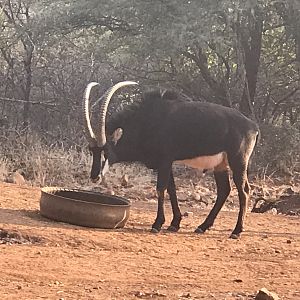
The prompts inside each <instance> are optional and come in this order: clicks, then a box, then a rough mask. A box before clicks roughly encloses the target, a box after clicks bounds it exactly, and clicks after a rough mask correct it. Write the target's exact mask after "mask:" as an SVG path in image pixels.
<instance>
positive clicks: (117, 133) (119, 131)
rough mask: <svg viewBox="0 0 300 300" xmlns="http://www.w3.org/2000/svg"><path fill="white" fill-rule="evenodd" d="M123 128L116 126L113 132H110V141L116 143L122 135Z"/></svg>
mask: <svg viewBox="0 0 300 300" xmlns="http://www.w3.org/2000/svg"><path fill="white" fill-rule="evenodd" d="M122 134H123V129H122V128H117V129H116V130H115V131H114V133H113V134H112V141H113V143H114V144H115V145H116V144H117V143H118V141H119V139H120V138H121V137H122Z"/></svg>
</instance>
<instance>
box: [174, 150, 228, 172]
mask: <svg viewBox="0 0 300 300" xmlns="http://www.w3.org/2000/svg"><path fill="white" fill-rule="evenodd" d="M224 156H225V153H223V152H220V153H218V154H215V155H209V156H198V157H195V158H191V159H184V160H178V161H175V163H179V164H184V165H186V166H189V167H192V168H195V169H213V168H214V167H216V166H218V165H219V164H220V163H221V162H222V161H223V160H224Z"/></svg>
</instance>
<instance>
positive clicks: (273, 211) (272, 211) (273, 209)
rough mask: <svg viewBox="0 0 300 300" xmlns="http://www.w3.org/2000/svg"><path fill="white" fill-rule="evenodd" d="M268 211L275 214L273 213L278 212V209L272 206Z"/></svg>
mask: <svg viewBox="0 0 300 300" xmlns="http://www.w3.org/2000/svg"><path fill="white" fill-rule="evenodd" d="M268 213H269V214H271V215H274V216H275V215H277V214H278V211H277V209H276V208H275V207H273V208H272V209H270V210H269V211H268Z"/></svg>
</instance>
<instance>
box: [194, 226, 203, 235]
mask: <svg viewBox="0 0 300 300" xmlns="http://www.w3.org/2000/svg"><path fill="white" fill-rule="evenodd" d="M204 232H205V231H204V230H203V229H201V228H200V227H198V228H197V229H196V230H195V233H199V234H203V233H204Z"/></svg>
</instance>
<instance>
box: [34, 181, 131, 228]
mask: <svg viewBox="0 0 300 300" xmlns="http://www.w3.org/2000/svg"><path fill="white" fill-rule="evenodd" d="M130 206H131V203H130V201H129V200H127V199H125V198H121V197H116V196H111V195H106V194H102V193H97V192H92V191H84V190H77V189H62V188H54V187H46V188H43V189H42V195H41V199H40V213H41V215H42V216H44V217H46V218H49V219H51V220H54V221H59V222H65V223H70V224H73V225H79V226H85V227H94V228H103V229H116V228H122V227H124V226H125V224H126V222H127V220H128V218H129V212H130Z"/></svg>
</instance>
